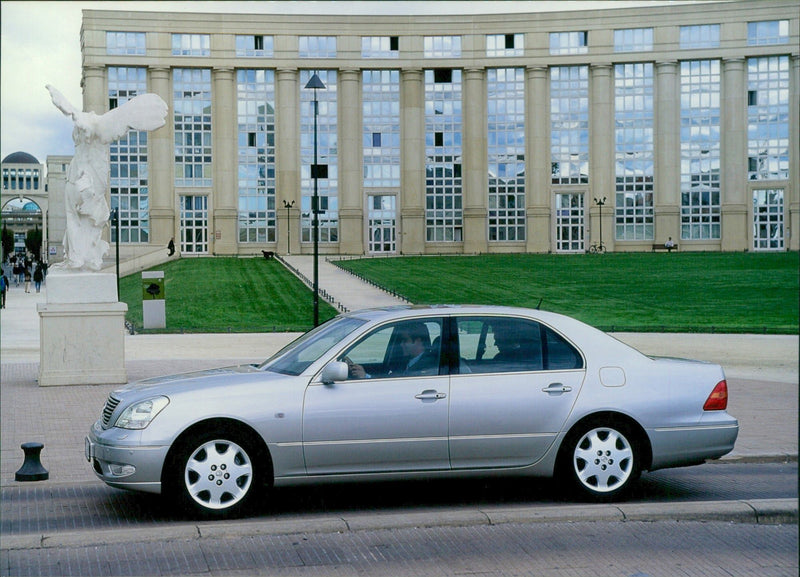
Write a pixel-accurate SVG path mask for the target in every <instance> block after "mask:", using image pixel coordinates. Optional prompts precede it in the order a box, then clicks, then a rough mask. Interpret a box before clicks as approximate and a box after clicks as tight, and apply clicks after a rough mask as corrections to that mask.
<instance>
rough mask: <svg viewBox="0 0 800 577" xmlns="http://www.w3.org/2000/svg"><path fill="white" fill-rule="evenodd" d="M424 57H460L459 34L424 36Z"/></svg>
mask: <svg viewBox="0 0 800 577" xmlns="http://www.w3.org/2000/svg"><path fill="white" fill-rule="evenodd" d="M423 46H424V52H423V55H424V56H425V58H461V36H425V38H424V40H423Z"/></svg>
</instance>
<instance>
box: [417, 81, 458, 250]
mask: <svg viewBox="0 0 800 577" xmlns="http://www.w3.org/2000/svg"><path fill="white" fill-rule="evenodd" d="M461 93H462V86H461V70H448V74H443V73H441V72H438V71H437V70H426V71H425V221H426V226H425V230H426V239H427V241H428V242H462V241H463V227H464V224H463V218H464V215H463V199H462V188H461V185H462V181H461V134H462V113H461ZM437 134H440V135H441V136H440V137H439V138H440V140H439V141H438V142H440V143H441V145H438V144H437V137H436V135H437Z"/></svg>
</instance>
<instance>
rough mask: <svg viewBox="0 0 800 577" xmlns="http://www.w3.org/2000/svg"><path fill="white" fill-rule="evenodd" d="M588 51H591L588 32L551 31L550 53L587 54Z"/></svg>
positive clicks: (556, 54)
mask: <svg viewBox="0 0 800 577" xmlns="http://www.w3.org/2000/svg"><path fill="white" fill-rule="evenodd" d="M587 52H589V33H588V32H586V31H582V32H551V33H550V54H552V55H555V56H558V55H564V54H586V53H587Z"/></svg>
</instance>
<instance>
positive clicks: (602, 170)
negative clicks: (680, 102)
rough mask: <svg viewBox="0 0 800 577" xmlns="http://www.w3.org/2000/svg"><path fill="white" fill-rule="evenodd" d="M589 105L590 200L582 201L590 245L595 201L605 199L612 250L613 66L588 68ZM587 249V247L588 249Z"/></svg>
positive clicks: (595, 231)
mask: <svg viewBox="0 0 800 577" xmlns="http://www.w3.org/2000/svg"><path fill="white" fill-rule="evenodd" d="M590 74H591V84H590V92H591V102H590V104H589V107H590V111H589V143H590V144H589V146H590V149H589V162H590V166H591V172H590V173H589V197H590V198H587V199H585V202H584V204H585V207H586V213H587V214H589V215H591V216H590V230H589V232H590V235H588V236H587V245H588V244H589V243H590V242H597V243H599V242H600V219H599V215H600V209H599V208H598V207H597V205H596V204H595V202H594V199H595V198H596V199H598V200H602V199H603V197H605V199H606V203H605V206H603V209H602V216H603V245H604V246H605V247H606V249H607V250H614V237H615V234H614V206H615V196H616V195H615V191H616V186H615V179H616V175H615V170H614V164H615V163H614V157H615V152H614V151H615V148H614V67H613V66H612V65H611V64H596V65H593V66H592V67H591V71H590ZM587 248H588V247H587Z"/></svg>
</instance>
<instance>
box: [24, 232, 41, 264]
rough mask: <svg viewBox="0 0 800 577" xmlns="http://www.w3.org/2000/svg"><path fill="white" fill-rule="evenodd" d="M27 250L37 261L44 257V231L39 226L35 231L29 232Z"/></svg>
mask: <svg viewBox="0 0 800 577" xmlns="http://www.w3.org/2000/svg"><path fill="white" fill-rule="evenodd" d="M25 248H26V249H28V252H29V253H31V254H32V255H33V258H35V259H36V260H41V258H42V255H41V252H42V231H41V230H39V227H38V226H37V227H36V228H35V229H33V230H29V231H28V234H27V235H25Z"/></svg>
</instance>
